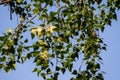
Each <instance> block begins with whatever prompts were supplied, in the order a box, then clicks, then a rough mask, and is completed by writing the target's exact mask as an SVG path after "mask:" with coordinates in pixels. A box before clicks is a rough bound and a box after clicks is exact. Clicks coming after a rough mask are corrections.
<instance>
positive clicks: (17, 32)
mask: <svg viewBox="0 0 120 80" xmlns="http://www.w3.org/2000/svg"><path fill="white" fill-rule="evenodd" d="M36 16H37V15H34V16H33V17H32V18H31V19H30V20H28V21H27V22H26V23H25V24H22V23H20V24H18V26H17V27H16V28H15V32H14V33H13V35H12V38H13V37H14V36H15V35H16V36H18V34H19V32H21V30H22V28H23V27H24V26H26V25H27V24H28V23H29V22H30V21H32V20H33V19H34V18H35V17H36Z"/></svg>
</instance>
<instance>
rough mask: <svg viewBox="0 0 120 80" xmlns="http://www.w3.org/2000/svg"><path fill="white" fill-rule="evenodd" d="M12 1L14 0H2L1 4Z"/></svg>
mask: <svg viewBox="0 0 120 80" xmlns="http://www.w3.org/2000/svg"><path fill="white" fill-rule="evenodd" d="M11 1H12V0H2V1H0V5H2V4H7V3H10V2H11Z"/></svg>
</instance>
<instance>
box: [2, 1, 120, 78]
mask: <svg viewBox="0 0 120 80" xmlns="http://www.w3.org/2000/svg"><path fill="white" fill-rule="evenodd" d="M0 5H2V6H9V8H10V19H11V20H12V15H14V14H17V15H18V16H19V17H20V23H19V25H18V26H17V27H16V28H15V30H12V29H8V30H7V32H6V33H4V35H1V36H0V69H4V70H5V71H6V72H9V71H10V70H15V69H16V63H22V64H23V63H24V62H25V61H26V60H27V59H28V60H29V59H32V60H33V62H34V63H35V64H36V68H35V69H34V70H33V72H36V73H37V74H38V75H39V76H41V77H43V79H44V80H58V76H59V75H60V74H61V73H62V74H65V72H66V71H68V72H70V73H71V74H72V75H73V76H71V78H70V80H91V79H92V80H104V77H103V73H102V71H101V69H100V68H101V66H100V65H101V63H102V58H101V56H100V53H101V51H103V50H106V44H104V42H103V39H102V38H101V37H100V36H99V33H100V32H104V28H105V26H106V25H111V21H112V20H117V14H116V11H117V10H119V9H120V0H1V2H0ZM26 34H27V37H26V36H25V35H26ZM32 60H31V61H32ZM76 63H77V66H79V67H77V68H76V66H75V64H76ZM83 64H85V65H84V66H82V65H83ZM82 67H83V68H82Z"/></svg>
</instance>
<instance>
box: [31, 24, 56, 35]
mask: <svg viewBox="0 0 120 80" xmlns="http://www.w3.org/2000/svg"><path fill="white" fill-rule="evenodd" d="M55 28H56V26H49V27H47V28H46V29H45V30H46V32H48V33H51V34H52V33H53V32H54V29H55ZM43 29H44V28H43V27H41V26H39V27H34V28H32V29H31V32H32V33H33V34H35V35H37V36H39V37H40V36H41V35H42V34H43V33H42V31H43Z"/></svg>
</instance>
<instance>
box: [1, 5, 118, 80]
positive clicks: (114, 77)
mask: <svg viewBox="0 0 120 80" xmlns="http://www.w3.org/2000/svg"><path fill="white" fill-rule="evenodd" d="M16 17H17V16H15V15H14V16H13V21H10V20H9V11H8V8H4V7H3V6H0V35H1V34H2V33H3V32H5V31H6V29H7V28H10V27H11V28H14V27H15V26H16V25H17V18H16ZM119 25H120V14H119V15H118V21H117V22H116V21H113V23H112V27H109V26H107V27H106V29H105V31H104V33H102V34H101V37H103V38H104V42H105V43H106V44H107V45H108V46H107V51H104V52H103V53H102V58H103V63H104V65H102V70H103V71H105V72H106V73H107V74H105V75H104V78H105V80H119V79H120V73H119V72H120V63H119V61H120V54H119V52H120V51H119V50H120V26H119ZM34 67H35V66H34V64H33V63H32V62H31V61H27V62H25V64H17V69H16V71H11V72H10V73H9V74H7V73H5V72H4V71H0V80H42V79H41V78H40V77H38V76H37V75H36V74H35V73H32V70H33V68H34ZM69 76H71V75H69V74H67V75H64V76H62V77H60V79H59V80H64V79H65V78H66V80H67V79H68V78H69Z"/></svg>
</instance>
